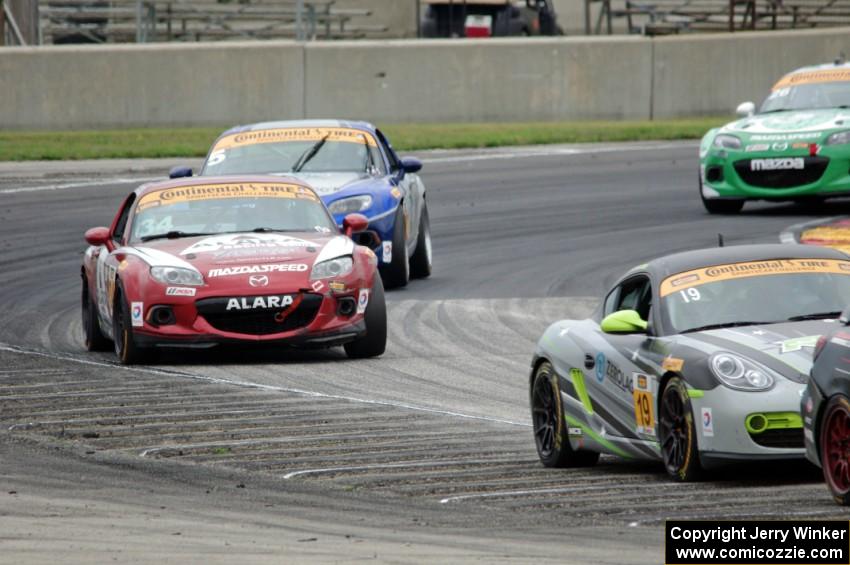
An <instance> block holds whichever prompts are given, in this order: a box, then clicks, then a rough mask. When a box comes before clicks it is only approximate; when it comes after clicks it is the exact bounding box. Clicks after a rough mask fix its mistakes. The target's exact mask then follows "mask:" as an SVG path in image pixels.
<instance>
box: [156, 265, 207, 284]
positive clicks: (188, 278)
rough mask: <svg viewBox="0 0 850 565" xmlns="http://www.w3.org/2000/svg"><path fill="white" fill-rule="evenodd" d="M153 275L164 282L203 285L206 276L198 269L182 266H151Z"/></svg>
mask: <svg viewBox="0 0 850 565" xmlns="http://www.w3.org/2000/svg"><path fill="white" fill-rule="evenodd" d="M151 276H152V277H153V278H154V280H157V281H159V282H161V283H162V284H181V285H188V286H201V285H202V284H204V277H203V275H201V273H199V272H198V271H195V270H192V269H184V268H182V267H151Z"/></svg>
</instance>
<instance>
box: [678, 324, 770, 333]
mask: <svg viewBox="0 0 850 565" xmlns="http://www.w3.org/2000/svg"><path fill="white" fill-rule="evenodd" d="M776 323H778V322H776V321H771V322H764V321H762V322H726V323H723V324H706V325H705V326H697V327H695V328H688V329H686V330H682V331H681V332H679V333H682V334H683V333H689V332H701V331H705V330H721V329H723V328H736V327H739V326H760V325H762V324H776Z"/></svg>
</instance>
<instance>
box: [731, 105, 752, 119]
mask: <svg viewBox="0 0 850 565" xmlns="http://www.w3.org/2000/svg"><path fill="white" fill-rule="evenodd" d="M735 113H736V114H738V116H740V117H741V118H749V117H750V116H752V115H753V114H755V113H756V105H755V104H753V103H752V102H741V103H740V104H738V107H737V108H735Z"/></svg>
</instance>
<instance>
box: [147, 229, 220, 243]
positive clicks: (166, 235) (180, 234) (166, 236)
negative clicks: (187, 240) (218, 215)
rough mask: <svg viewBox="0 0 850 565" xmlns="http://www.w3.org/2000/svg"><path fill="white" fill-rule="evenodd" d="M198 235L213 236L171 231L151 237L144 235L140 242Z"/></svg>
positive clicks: (202, 233)
mask: <svg viewBox="0 0 850 565" xmlns="http://www.w3.org/2000/svg"><path fill="white" fill-rule="evenodd" d="M199 235H214V234H211V233H207V232H199V231H198V232H188V231H180V230H172V231H169V232H165V233H155V234H153V235H146V236H144V237H142V238H141V240H142V241H151V240H152V239H178V238H181V237H197V236H199Z"/></svg>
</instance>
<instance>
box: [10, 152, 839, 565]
mask: <svg viewBox="0 0 850 565" xmlns="http://www.w3.org/2000/svg"><path fill="white" fill-rule="evenodd" d="M423 157H424V160H425V169H424V170H423V173H422V175H423V179H424V181H425V183H426V186H427V194H428V196H427V198H428V203H429V210H430V214H431V222H432V232H433V238H434V239H433V243H434V256H435V266H434V273H433V276H432V277H431V278H430V279H427V280H423V281H413V282H411V284H410V285H409V286H408V287H407V288H405V289H402V290H397V291H392V292H388V294H387V299H388V302H389V319H390V331H389V336H390V337H389V344H388V349H387V352H386V354H385V355H384V356H383V357H381V358H379V359H375V360H366V361H349V360H347V359H346V358H345V356H344V354H343V353H342V351H341V350H329V351H324V352H322V351H320V352H294V351H283V352H274V351H268V350H259V351H253V350H252V351H235V350H233V349H230V350H221V351H213V352H203V353H198V352H180V353H173V354H169V355H167V356H163V357H162V358H161V359H160V360H159V361H158V363H157V364H156V365H152V366H148V367H138V368H130V369H127V368H120V367H117V366H116V365H115V364H114V360H113V358H112V356H111V355H108V354H88V353H85V352H84V351H83V350H82V348H81V345H80V344H81V331H80V328H79V274H78V273H79V265H80V260H81V255H82V251H83V249H84V247H85V244H84V242H83V240H82V233H83V232H84V230H85V229H87V228H88V227H92V226H95V225H104V224H107V223H108V222H109V221H110V220H111V217H112V214H113V213H114V212H115V210H116V209H117V207H118V205H119V203H120V201H121V199H122V197H123V196H124V195H125V194H126V193H127V192H128V191H129V190H130V189H131V188H132V187H134V186H135V184H138V182H139V179H142V178H150V177H152V176H158V175H160V174H161V171H163V170H167V168H168V166H169V165H170V164H171V163H165V162H153V163H149V162H146V163H141V162H140V163H129V164H128V163H119V164H114V163H113V164H107V163H103V164H94V165H90V164H51V165H48V166H46V167H41V166H32V165H0V289H2V290H0V308H2V310H0V311H2V312H3V317H2V320H3V323H2V324H0V477H4V479H2V482H3V483H4V484H2V489H0V532H2V533H0V547H2V556H0V561H3V560H4V559H7V558H8V559H10V560H11V561H13V562H48V561H51V559H52V558H55V557H57V556H62V557H63V558H64V559H65V560H66V561H78V562H79V561H103V560H106V559H117V560H118V561H156V562H170V561H171V562H187V561H190V562H191V561H206V562H216V561H222V562H232V561H233V560H234V559H239V560H240V561H245V562H264V561H269V562H275V561H278V560H280V559H281V558H282V557H284V556H285V558H286V560H287V561H294V562H298V561H307V562H354V561H359V560H366V559H373V560H378V561H393V562H422V561H425V560H435V561H443V562H502V561H518V562H530V561H535V562H539V561H546V560H552V561H557V562H577V563H589V562H593V563H597V562H598V563H639V562H645V563H657V562H660V561H661V560H662V557H661V552H662V543H663V541H662V538H663V536H662V534H663V521H664V520H665V519H667V518H692V519H696V518H702V519H715V518H717V519H719V518H727V519H728V518H780V517H792V516H798V517H808V518H830V517H836V518H843V519H846V517H847V516H846V513H845V512H843V511H842V510H841V509H839V508H838V507H836V506H834V504H833V502H832V500H831V498H830V497H829V496H828V494H827V491H826V488H825V486H824V485H823V484H822V482H821V478H820V475H819V472H818V471H816V470H813V469H812V468H810V467H808V466H807V465H805V464H800V465H782V466H775V465H774V466H758V467H743V468H735V469H732V470H729V471H726V472H724V473H722V474H719V475H717V476H716V477H714V478H713V479H712V480H710V481H706V482H702V483H696V484H685V485H680V484H673V483H671V482H669V481H668V480H667V478H666V476H665V474H664V473H663V470H662V469H661V468H660V466H659V465H657V464H641V465H636V464H626V463H623V462H622V461H619V460H617V459H614V458H608V457H604V458H603V459H602V460H601V462H600V464H599V465H598V466H596V467H594V468H592V469H582V470H551V469H544V468H543V467H542V466H541V465H540V464H539V463H538V461H537V457H536V454H535V451H534V447H533V440H532V436H531V430H530V417H529V409H528V400H527V398H528V397H527V382H528V372H529V361H530V356H531V352H532V350H533V344H534V342H535V341H536V339H537V337H538V336H539V335H540V333H541V332H542V331H543V329H544V328H545V327H546V326H547V325H548V324H549V323H550V322H552V321H554V320H556V319H559V318H567V317H583V316H585V315H586V314H588V313H589V312H590V311H591V310H592V308H593V307H594V305H595V304H596V301H597V299H598V297H599V296H600V295H601V293H602V292H603V291H604V290H605V288H606V287H607V285H608V284H609V283H610V282H611V281H612V279H613V278H614V277H616V276H617V275H619V274H620V273H622V272H623V271H625V270H626V269H627V268H629V267H631V266H633V265H635V264H639V263H641V262H644V261H645V260H647V259H650V258H652V257H655V256H658V255H661V254H666V253H670V252H674V251H682V250H688V249H694V248H699V247H710V246H713V245H716V242H717V234H718V233H722V234H723V236H724V238H725V241H726V243H727V244H730V245H731V244H741V243H751V242H753V243H754V242H776V241H778V234H779V233H780V232H781V231H782V230H783V229H784V228H786V227H787V226H788V225H790V224H796V223H800V222H806V221H810V220H814V219H816V218H818V217H822V216H832V215H838V214H846V213H848V212H850V206H849V205H848V204H847V203H846V202H837V203H836V202H830V203H828V204H826V205H822V206H820V207H803V206H794V205H790V204H778V205H777V204H766V203H756V204H748V205H747V206H746V207H745V209H744V212H743V213H742V214H741V215H739V216H735V217H717V216H710V215H708V214H707V213H705V212H704V210H703V208H702V205H701V204H700V202H699V199H698V196H697V187H696V176H697V168H698V163H697V158H696V144H695V143H693V142H676V143H661V142H659V143H639V144H621V145H588V146H552V147H537V148H518V149H494V150H486V151H484V150H482V151H466V152H463V151H458V152H429V153H427V154H425V155H423ZM116 179H117V180H116ZM7 493H8V494H7Z"/></svg>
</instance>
